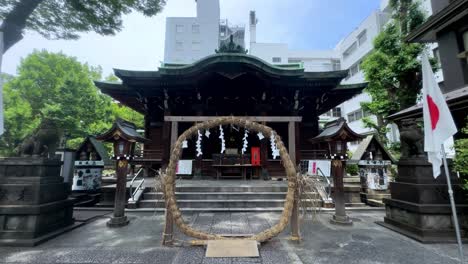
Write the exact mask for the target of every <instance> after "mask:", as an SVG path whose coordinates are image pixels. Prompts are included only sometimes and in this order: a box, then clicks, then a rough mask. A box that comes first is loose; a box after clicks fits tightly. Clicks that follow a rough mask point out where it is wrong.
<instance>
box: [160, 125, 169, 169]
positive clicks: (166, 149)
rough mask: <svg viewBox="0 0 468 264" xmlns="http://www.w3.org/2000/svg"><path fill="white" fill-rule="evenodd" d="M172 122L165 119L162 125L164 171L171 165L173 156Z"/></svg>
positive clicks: (162, 166) (162, 165)
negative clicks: (170, 161)
mask: <svg viewBox="0 0 468 264" xmlns="http://www.w3.org/2000/svg"><path fill="white" fill-rule="evenodd" d="M170 138H171V122H167V121H164V124H163V127H162V139H161V140H162V164H161V169H162V170H163V171H164V170H165V169H166V168H167V165H169V159H170V157H171V141H170Z"/></svg>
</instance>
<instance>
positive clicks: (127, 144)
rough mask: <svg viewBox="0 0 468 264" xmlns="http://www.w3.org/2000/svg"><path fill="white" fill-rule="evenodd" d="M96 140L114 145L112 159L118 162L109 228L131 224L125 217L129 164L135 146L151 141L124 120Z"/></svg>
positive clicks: (119, 120) (120, 120)
mask: <svg viewBox="0 0 468 264" xmlns="http://www.w3.org/2000/svg"><path fill="white" fill-rule="evenodd" d="M96 139H98V140H101V141H105V142H111V143H113V145H114V156H112V158H113V159H115V160H116V177H117V183H116V188H115V201H114V215H113V217H112V218H111V219H110V220H109V221H108V222H107V226H109V227H121V226H125V225H127V224H128V223H129V220H128V219H127V217H126V216H125V203H126V189H127V172H128V163H129V161H130V160H132V159H133V157H134V154H135V153H134V152H135V144H136V143H137V142H139V143H144V142H148V141H149V140H148V139H146V138H144V137H142V136H141V135H140V134H138V132H137V131H136V126H135V124H133V123H130V122H127V121H124V120H122V119H117V120H116V121H115V123H114V125H113V126H112V127H111V129H109V130H108V131H107V132H105V133H104V134H102V135H99V136H97V137H96Z"/></svg>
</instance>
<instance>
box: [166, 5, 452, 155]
mask: <svg viewBox="0 0 468 264" xmlns="http://www.w3.org/2000/svg"><path fill="white" fill-rule="evenodd" d="M196 1H197V17H171V18H167V24H166V43H165V45H166V47H165V58H164V62H165V63H181V64H185V63H192V62H194V61H196V60H198V59H201V58H203V57H205V56H209V55H212V54H213V53H214V50H215V49H217V48H218V47H219V45H220V44H222V43H226V41H229V37H230V35H233V36H234V40H235V42H236V44H239V45H242V46H244V37H245V28H244V27H243V26H231V25H229V23H228V21H227V20H221V19H220V4H219V0H196ZM421 3H422V7H423V9H424V10H425V11H426V13H427V15H428V16H429V15H431V14H432V8H431V3H430V0H422V1H421ZM389 20H390V7H389V0H381V5H380V10H376V11H374V12H372V14H370V15H369V16H368V17H367V18H366V19H365V20H364V21H363V22H362V23H361V24H360V25H359V26H357V27H356V29H354V30H353V31H352V32H350V34H348V36H346V37H345V38H344V39H343V40H341V41H340V42H339V43H338V44H337V45H336V47H335V48H334V49H333V50H292V49H290V48H289V46H288V44H287V43H259V42H257V33H259V32H257V23H258V19H257V16H256V13H255V11H251V12H250V19H249V31H250V47H249V53H250V54H251V55H254V56H257V57H259V58H261V59H263V60H265V61H267V62H269V63H272V64H288V63H302V65H303V67H304V69H305V70H306V71H333V70H343V69H348V70H349V76H348V77H347V78H346V79H345V80H343V84H352V83H362V82H365V77H364V74H363V72H362V70H361V68H360V64H361V62H362V61H363V59H364V58H365V57H366V56H367V55H368V54H369V53H370V52H371V51H372V50H373V40H374V38H375V37H376V36H377V35H378V34H379V33H380V32H382V30H383V29H384V26H385V24H386V23H387V22H388V21H389ZM430 49H432V51H433V54H434V56H438V49H437V44H431V45H430ZM436 76H437V78H438V81H439V83H441V84H442V82H443V76H442V73H441V71H439V72H437V73H436ZM366 101H371V97H370V96H369V95H368V94H366V93H362V94H360V95H357V96H355V97H354V98H352V99H350V100H348V101H346V102H344V103H343V104H341V105H340V106H338V107H337V108H335V109H332V110H330V112H328V113H326V114H324V115H322V116H321V121H322V122H327V121H331V120H333V119H335V118H338V117H344V118H346V120H347V121H348V124H349V126H350V127H351V128H352V129H353V130H354V131H356V132H358V133H361V134H366V133H372V132H373V131H372V130H371V129H369V128H366V127H364V124H363V122H362V118H363V117H366V116H369V115H368V113H365V112H364V111H363V110H362V107H361V102H366ZM371 118H373V117H372V116H371ZM374 118H375V117H374ZM388 137H389V140H390V141H393V142H395V141H398V140H399V135H398V129H397V127H396V126H395V125H392V126H391V127H390V133H389V134H388ZM356 147H357V142H355V143H351V144H350V149H351V150H353V149H354V148H356Z"/></svg>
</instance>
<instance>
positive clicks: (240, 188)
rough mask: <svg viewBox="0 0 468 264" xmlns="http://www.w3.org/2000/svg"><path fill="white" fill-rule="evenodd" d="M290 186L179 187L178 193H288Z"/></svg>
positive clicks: (177, 188)
mask: <svg viewBox="0 0 468 264" xmlns="http://www.w3.org/2000/svg"><path fill="white" fill-rule="evenodd" d="M287 191H288V186H287V185H286V184H285V185H284V186H247V185H246V186H242V184H239V185H238V186H177V187H176V192H287Z"/></svg>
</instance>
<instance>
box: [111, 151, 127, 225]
mask: <svg viewBox="0 0 468 264" xmlns="http://www.w3.org/2000/svg"><path fill="white" fill-rule="evenodd" d="M116 166H117V167H116V176H117V182H116V187H115V201H114V215H113V216H112V217H111V219H110V220H109V221H108V222H107V226H108V227H121V226H126V225H128V223H129V220H128V219H127V217H126V216H125V204H126V202H127V195H126V190H127V172H128V160H125V159H122V160H118V161H117V165H116Z"/></svg>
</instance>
